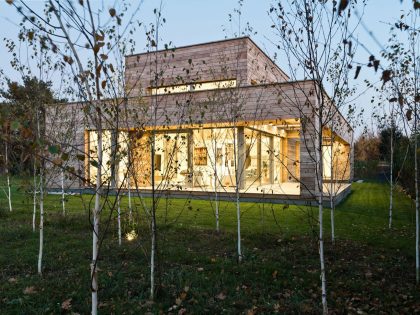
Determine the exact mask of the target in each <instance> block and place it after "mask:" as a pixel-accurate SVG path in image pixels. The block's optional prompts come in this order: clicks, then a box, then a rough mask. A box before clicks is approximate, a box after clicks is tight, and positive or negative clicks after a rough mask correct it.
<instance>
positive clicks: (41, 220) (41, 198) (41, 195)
mask: <svg viewBox="0 0 420 315" xmlns="http://www.w3.org/2000/svg"><path fill="white" fill-rule="evenodd" d="M37 129H38V139H41V127H40V122H39V113H38V110H37ZM43 254H44V163H43V161H42V157H41V163H40V167H39V253H38V274H39V275H41V274H42V257H43Z"/></svg>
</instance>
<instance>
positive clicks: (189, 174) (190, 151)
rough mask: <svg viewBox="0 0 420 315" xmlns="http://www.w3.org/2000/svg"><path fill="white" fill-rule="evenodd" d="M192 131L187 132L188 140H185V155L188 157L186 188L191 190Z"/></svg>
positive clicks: (192, 171) (192, 167)
mask: <svg viewBox="0 0 420 315" xmlns="http://www.w3.org/2000/svg"><path fill="white" fill-rule="evenodd" d="M193 132H194V131H193V130H188V139H187V155H188V161H187V162H188V174H187V177H188V179H187V182H186V185H185V186H186V187H187V188H192V187H193V182H194V133H193Z"/></svg>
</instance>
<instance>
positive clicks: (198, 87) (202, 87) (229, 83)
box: [149, 79, 236, 95]
mask: <svg viewBox="0 0 420 315" xmlns="http://www.w3.org/2000/svg"><path fill="white" fill-rule="evenodd" d="M233 87H236V80H235V79H232V80H222V81H211V82H200V83H189V84H178V85H170V86H162V87H157V88H150V89H149V91H150V94H151V95H162V94H175V93H184V92H194V91H206V90H216V89H225V88H233Z"/></svg>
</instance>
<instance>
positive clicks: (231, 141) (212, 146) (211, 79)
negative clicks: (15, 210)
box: [47, 37, 353, 202]
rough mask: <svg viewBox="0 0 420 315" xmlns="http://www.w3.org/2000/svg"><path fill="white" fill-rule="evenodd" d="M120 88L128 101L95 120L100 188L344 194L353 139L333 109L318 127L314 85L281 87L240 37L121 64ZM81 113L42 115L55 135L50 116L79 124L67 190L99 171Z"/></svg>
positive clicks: (280, 77)
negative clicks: (99, 127)
mask: <svg viewBox="0 0 420 315" xmlns="http://www.w3.org/2000/svg"><path fill="white" fill-rule="evenodd" d="M125 89H126V93H127V95H128V96H129V97H128V98H124V99H118V100H108V101H103V102H102V103H101V104H102V105H101V106H104V107H106V106H108V107H109V108H113V109H115V108H117V110H115V111H112V110H109V111H107V113H108V114H107V119H104V122H105V123H104V129H103V132H102V135H103V147H104V151H103V153H104V156H103V161H102V166H101V169H102V179H103V182H104V184H108V185H110V186H116V187H117V186H118V187H122V188H125V189H126V188H128V187H130V188H132V189H136V190H138V191H139V192H142V193H146V194H147V192H149V191H150V190H151V188H152V177H153V180H154V183H155V187H156V188H157V189H158V190H159V191H165V192H168V193H171V194H173V195H174V196H178V195H180V196H185V195H190V196H197V197H203V198H205V197H209V195H210V194H214V193H217V194H218V195H219V196H220V197H225V198H229V197H230V196H233V195H234V193H235V191H236V188H237V189H238V190H239V192H240V194H241V195H242V197H243V198H250V199H266V198H269V199H276V200H278V201H279V202H285V201H286V202H287V201H293V202H296V201H302V202H310V201H313V200H314V198H315V196H317V195H318V194H319V192H320V190H322V191H323V192H324V193H325V194H327V193H329V190H331V189H332V190H333V191H334V194H342V193H345V192H347V191H349V183H350V181H351V179H352V169H353V162H352V155H353V151H352V145H351V144H352V138H353V130H352V129H351V127H350V126H349V125H348V123H347V122H346V120H345V119H344V118H343V117H342V115H341V114H340V113H339V112H338V111H337V110H336V109H335V107H334V105H332V104H329V105H328V112H329V113H332V114H331V115H330V117H328V120H325V123H322V127H320V124H319V122H318V116H317V108H319V104H318V101H317V99H319V98H317V97H316V95H319V91H316V89H317V86H316V85H315V84H314V83H313V82H311V81H294V82H291V81H289V78H288V77H287V75H286V74H285V73H284V72H283V71H282V70H281V69H279V68H278V66H277V65H276V64H275V63H274V62H273V61H272V60H270V59H269V58H268V57H267V56H266V55H265V54H264V53H263V52H262V51H261V50H260V49H259V48H258V47H257V46H256V45H255V43H254V42H253V41H252V40H250V39H249V38H247V37H246V38H237V39H231V40H224V41H219V42H212V43H206V44H199V45H192V46H187V47H181V48H177V49H176V50H164V51H158V52H154V53H144V54H138V55H131V56H127V57H126V70H125ZM320 93H324V92H323V91H320ZM58 106H64V105H58ZM324 106H325V105H324ZM83 107H84V105H83V103H72V104H66V105H65V109H63V108H62V107H60V109H57V108H58V107H51V109H50V110H49V115H47V123H48V124H50V128H51V129H52V130H58V134H59V133H60V132H61V133H63V132H62V131H63V126H65V123H64V122H63V121H62V120H63V119H64V118H63V117H62V115H61V116H58V118H57V115H54V112H60V113H62V112H63V110H64V111H66V112H67V113H68V114H67V115H65V117H67V118H66V119H67V120H70V118H69V117H73V118H74V119H75V120H76V121H78V122H79V123H78V124H77V126H76V130H75V131H74V133H72V135H71V137H70V138H71V139H72V140H71V141H70V142H72V143H73V147H75V148H76V150H78V151H80V152H83V154H84V158H83V159H82V158H79V159H70V160H69V161H68V164H69V165H70V166H71V167H72V168H74V169H75V170H76V169H77V170H78V173H79V174H80V176H79V177H78V178H75V177H73V178H72V177H69V178H66V179H65V181H66V185H67V186H68V187H71V188H85V187H90V186H92V184H93V183H94V182H95V179H96V174H97V170H98V167H99V166H98V165H97V163H96V162H95V161H96V159H97V138H98V133H97V130H96V128H95V125H94V124H93V123H92V122H91V121H92V120H89V119H87V118H86V117H84V114H83V110H82V109H83ZM52 117H54V118H52ZM48 118H49V119H48ZM81 122H83V123H81ZM54 125H57V128H55V127H54ZM321 129H322V137H323V148H322V151H323V156H322V157H318V156H317V154H316V151H317V150H316V143H317V135H318V134H319V133H320V132H321ZM152 152H153V153H152ZM78 156H79V157H80V154H79V155H78ZM320 158H322V159H323V162H324V163H323V165H324V170H323V174H322V176H323V178H324V180H325V182H326V184H325V185H324V187H319V186H318V180H317V178H318V177H317V174H316V173H317V161H319V159H320ZM152 159H153V160H152ZM82 160H83V161H82ZM112 161H114V162H115V163H114V162H112ZM111 165H116V167H115V169H114V168H113V167H111ZM152 169H153V171H152ZM51 173H54V170H53V168H52V169H51ZM51 178H54V176H51ZM56 186H58V182H55V181H54V180H52V181H51V183H50V187H52V188H54V187H56Z"/></svg>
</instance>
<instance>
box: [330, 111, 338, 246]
mask: <svg viewBox="0 0 420 315" xmlns="http://www.w3.org/2000/svg"><path fill="white" fill-rule="evenodd" d="M333 132H334V120H333V119H332V120H331V165H330V171H331V178H330V181H331V183H330V207H331V210H330V211H331V213H330V214H331V242H332V244H334V243H335V222H334V210H335V204H334V196H335V193H336V192H335V191H334V189H337V188H336V187H334V136H333Z"/></svg>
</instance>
